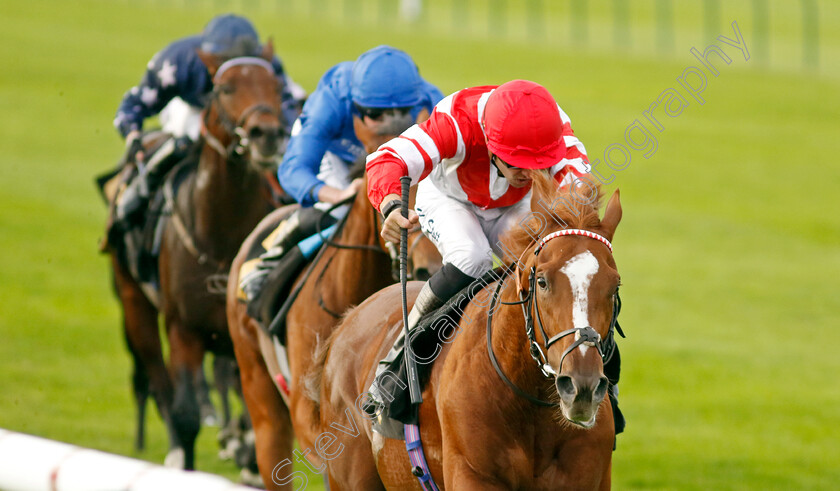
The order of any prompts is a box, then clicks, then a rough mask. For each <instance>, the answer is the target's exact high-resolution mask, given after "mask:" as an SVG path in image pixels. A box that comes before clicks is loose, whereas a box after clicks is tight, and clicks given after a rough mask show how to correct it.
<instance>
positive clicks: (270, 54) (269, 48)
mask: <svg viewBox="0 0 840 491" xmlns="http://www.w3.org/2000/svg"><path fill="white" fill-rule="evenodd" d="M260 56H261V57H262V58H263V59H264V60H265V61H267V62H269V63H271V62H272V61H274V40H272V39H271V38H268V41H266V42H265V44H264V45H263V48H262V53H261V54H260Z"/></svg>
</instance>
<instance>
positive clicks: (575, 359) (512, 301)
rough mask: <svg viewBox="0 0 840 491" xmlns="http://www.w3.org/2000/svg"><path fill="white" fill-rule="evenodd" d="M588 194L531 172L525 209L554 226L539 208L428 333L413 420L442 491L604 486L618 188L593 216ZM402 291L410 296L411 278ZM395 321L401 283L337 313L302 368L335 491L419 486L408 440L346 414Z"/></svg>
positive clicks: (593, 199) (610, 430) (610, 437)
mask: <svg viewBox="0 0 840 491" xmlns="http://www.w3.org/2000/svg"><path fill="white" fill-rule="evenodd" d="M587 189H589V190H590V191H589V192H587V193H585V194H586V196H584V195H583V194H580V193H581V192H582V191H575V192H569V191H568V190H566V191H565V192H558V191H556V190H555V188H554V186H553V185H551V184H549V183H548V180H547V179H543V180H541V181H540V182H539V185H537V180H535V188H534V195H533V200H532V210H534V211H536V210H537V209H538V208H536V207H535V205H537V203H539V200H542V203H552V205H553V208H554V209H553V214H554V215H555V216H556V218H557V220H552V218H550V217H547V216H546V215H545V212H544V211H543V213H542V214H540V215H536V214H532V216H531V218H530V220H529V221H528V222H527V227H524V228H523V229H518V228H517V229H516V230H513V231H511V232H510V233H509V234H508V235H507V236H506V238H505V239H504V244H505V247H504V249H505V250H506V251H509V254H508V257H507V258H506V260H507V261H509V262H508V264H513V263H514V262H515V263H516V264H517V265H519V266H518V267H517V268H516V269H515V270H513V271H512V272H511V274H508V275H506V276H502V277H501V279H499V276H497V278H496V279H495V280H488V283H489V284H486V285H484V286H483V287H482V285H477V286H476V290H478V293H477V294H476V296H475V297H474V298H472V299H471V300H470V301H469V302H468V303H467V305H466V307H465V308H464V309H463V314H462V315H461V316H460V318H459V319H460V320H458V321H457V322H456V321H453V325H452V326H450V327H452V328H453V330H451V331H444V330H442V331H439V332H438V337H439V342H438V344H437V348H435V350H438V349H439V351H436V352H435V353H433V354H434V355H435V360H434V365H433V366H432V367H431V371H430V374H429V379H428V382H427V384H426V385H425V387H424V390H423V394H422V395H423V403H422V404H421V405H420V408H419V413H418V414H419V422H420V434H421V438H422V442H423V447H424V450H425V455H426V458H427V461H428V464H429V469H430V471H431V475H432V477H433V478H434V480H435V481H436V483H437V484H438V485H439V486H440V487H441V488H446V489H454V490H474V489H475V490H477V489H482V490H487V489H499V490H502V489H542V490H554V489H608V488H609V487H610V469H611V458H612V449H613V442H614V435H615V433H614V431H615V430H614V426H613V418H612V409H611V406H610V403H609V399H608V398H607V397H605V394H606V393H607V390H608V380H607V378H606V377H605V375H604V368H603V367H604V359H605V357H609V356H610V352H611V350H610V346H612V343H613V338H612V329H613V319H614V313H615V310H614V308H615V306H616V305H617V304H616V303H615V302H616V301H617V300H616V299H617V291H618V285H619V274H618V271H617V269H616V264H615V261H614V259H613V256H612V250H611V245H610V242H609V241H610V240H611V239H612V237H613V234H614V232H615V229H616V226H617V225H618V222H619V221H620V219H621V213H622V212H621V204H620V202H619V197H618V192H616V193H615V194H614V195H613V196H612V198H611V199H610V201H609V203H608V205H607V207H606V210H605V213H604V218H603V219H600V220H599V218H598V203H599V199H600V196H599V194H600V189H599V187H598V186H595V185H593V184H591V183H590V184H588V185H587ZM576 196H577V201H576V200H575V198H576ZM566 227H568V228H566ZM526 229H527V230H526ZM535 231H540V232H539V233H538V234H537V233H535ZM565 234H568V235H565ZM536 251H539V253H538V254H537V253H536ZM511 269H512V268H511ZM409 285H410V288H409V292H410V295H409V301H413V299H414V296H416V294H417V292H418V291H419V289H420V285H419V284H418V283H410V284H409ZM479 288H480V290H479ZM488 311H489V312H492V315H489V314H488ZM488 317H489V320H488ZM526 318H527V319H528V323H531V324H530V325H531V326H533V330H532V331H531V332H532V333H533V332H534V331H536V334H535V337H534V338H533V339H529V336H528V335H527V331H526V325H528V323H526ZM456 319H458V317H456ZM401 329H402V325H401V308H400V290H399V288H398V287H396V286H394V287H390V288H386V289H384V290H382V291H380V292H378V293H377V294H376V295H373V296H372V297H371V298H369V299H368V300H367V301H365V302H364V303H362V304H361V305H359V306H358V307H356V308H355V309H353V310H352V311H350V312H349V313H348V314H347V315H346V316H345V318H344V320H343V321H342V323H341V325H340V326H339V327H338V328H337V329H336V330H335V331H334V334H333V336H332V337H331V338H330V339H329V340H328V341H327V342H326V343H325V347H324V348H323V349H324V352H323V354H322V356H321V357H319V361H320V362H322V363H323V365H320V366H319V364H318V363H316V364H315V366H313V372H314V377H315V379H316V380H317V379H320V383H319V384H317V385H320V388H321V391H320V397H319V401H318V403H319V405H320V409H319V411H316V412H315V413H313V414H312V415H310V419H318V420H319V424H318V426H319V431H321V435H322V437H321V438H324V435H330V439H324V440H323V441H322V445H321V447H322V448H321V452H320V453H321V454H323V455H326V456H328V457H330V459H329V462H327V470H328V472H329V483H330V489H332V490H333V491H336V490H343V489H348V490H350V489H367V490H371V489H421V488H420V486H419V484H418V481H417V478H416V477H415V476H414V475H412V472H411V470H412V464H409V457H408V455H407V452H406V444H405V442H404V441H401V440H392V439H386V438H384V437H383V436H382V435H380V434H379V433H376V432H373V431H372V429H371V425H370V420H369V419H368V417H367V415H365V414H364V413H362V412H361V411H360V410H359V409H357V408H359V407H360V406H361V405H360V404H359V401H360V395H361V397H364V393H365V391H366V390H367V388H368V387H369V386H370V384H371V381H372V379H373V375H374V370H375V367H376V364H377V361H378V360H380V359H381V358H382V357H383V356H384V355H385V354H386V352H387V351H388V349H389V348H390V347H391V345H392V342H393V340H394V338H395V337H396V336H397V334H398V333H399V331H400V330H401ZM442 334H443V335H442ZM532 341H534V342H536V344H537V345H538V346H539V349H534V352H535V354H533V355H532V354H531V350H532V346H533V343H532ZM488 346H491V347H492V349H488ZM536 353H544V358H543V357H542V356H538V355H537V354H536ZM605 353H606V354H605ZM491 354H493V356H494V357H495V359H496V360H497V365H498V366H497V367H494V364H493V362H492V361H491V357H490V355H491ZM428 358H432V356H429V357H428ZM537 360H539V361H537ZM426 361H428V360H426ZM503 376H504V377H506V378H507V381H506V380H504V379H503V378H502V377H503ZM514 386H515V388H514ZM516 391H518V392H516ZM528 398H532V399H536V400H539V401H540V402H539V403H538V402H536V401H532V400H529V399H528ZM541 404H544V405H541ZM313 424H314V422H313ZM351 429H357V430H356V431H351ZM345 430H346V431H345ZM326 442H329V444H330V445H329V446H327V445H325V443H326Z"/></svg>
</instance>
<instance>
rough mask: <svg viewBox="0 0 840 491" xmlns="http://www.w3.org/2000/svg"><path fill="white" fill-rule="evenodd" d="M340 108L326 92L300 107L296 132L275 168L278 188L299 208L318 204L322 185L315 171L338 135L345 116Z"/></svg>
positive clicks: (318, 91) (318, 94)
mask: <svg viewBox="0 0 840 491" xmlns="http://www.w3.org/2000/svg"><path fill="white" fill-rule="evenodd" d="M342 109H343V108H342V106H341V104H340V103H339V100H338V99H337V98H335V97H334V96H333V94H332V93H331V92H330V91H328V90H316V91H315V92H314V93H313V94H312V95H311V96H310V97H309V99H308V100H307V101H306V104H305V105H304V107H303V113H302V114H301V117H300V123H301V128H300V132H298V133H297V134H296V135H294V136H292V139H291V140H290V141H289V148H288V149H287V150H286V154H285V155H284V156H283V162H282V163H281V164H280V167H279V169H277V179H278V180H279V181H280V185H281V186H283V189H284V190H285V191H286V192H287V193H289V194H290V195H291V196H292V197H293V198H294V199H295V201H297V202H298V203H300V204H301V206H312V205H314V204H315V203H317V201H318V191H319V190H320V189H321V188H322V187H323V186H324V183H323V182H321V181H320V180H319V179H318V177H317V175H318V169H319V168H320V166H321V159H322V158H323V157H324V154H325V153H326V151H327V148H328V147H329V146H330V144H331V143H332V141H333V140H334V139H335V138H337V137H338V136H339V135H340V133H341V127H342V123H343V120H344V119H345V117H346V115H344V114H343V112H344V111H343V110H342Z"/></svg>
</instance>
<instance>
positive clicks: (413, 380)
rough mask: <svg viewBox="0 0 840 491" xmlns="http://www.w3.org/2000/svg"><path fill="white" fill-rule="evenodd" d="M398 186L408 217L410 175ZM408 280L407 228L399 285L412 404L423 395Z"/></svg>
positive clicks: (402, 210) (402, 233)
mask: <svg viewBox="0 0 840 491" xmlns="http://www.w3.org/2000/svg"><path fill="white" fill-rule="evenodd" d="M400 186H401V193H402V196H401V198H402V203H401V206H400V214H402V216H403V217H404V218H408V188H409V186H411V177H409V176H403V177H400ZM406 281H408V229H405V228H401V229H400V286H401V289H402V314H403V331H404V336H405V339H404V341H403V350H404V351H405V356H403V358H404V359H405V373H406V374H407V375H408V391H409V394H410V395H411V403H412V404H420V403H421V402H423V396H422V395H421V394H420V381H419V380H418V376H417V365H415V361H414V354H413V353H412V352H411V343H410V338H409V335H408V302H407V300H406V298H405V297H406V293H405V283H406Z"/></svg>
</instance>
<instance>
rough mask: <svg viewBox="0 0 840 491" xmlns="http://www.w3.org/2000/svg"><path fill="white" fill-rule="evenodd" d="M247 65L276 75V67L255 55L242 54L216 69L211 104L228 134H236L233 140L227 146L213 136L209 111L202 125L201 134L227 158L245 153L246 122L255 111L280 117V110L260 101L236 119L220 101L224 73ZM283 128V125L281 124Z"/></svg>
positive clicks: (205, 113) (246, 146)
mask: <svg viewBox="0 0 840 491" xmlns="http://www.w3.org/2000/svg"><path fill="white" fill-rule="evenodd" d="M245 65H255V66H260V67H262V68H265V69H266V70H268V72H269V73H271V74H272V76H273V75H274V67H273V66H272V65H271V63H269V62H268V61H266V60H264V59H262V58H257V57H254V56H241V57H238V58H232V59H230V60H228V61H226V62H224V63H222V65H221V66H220V67H219V69H218V70H216V75H214V76H213V91H212V93H211V97H212V98H211V105H212V104H214V103H215V105H216V110H217V113H218V115H219V121H220V122H221V124H222V127H223V128H224V129H225V131H227V132H228V134H230V135H233V136H234V140H233V142H232V143H231V144H230V146H228V147H227V148H225V146H224V145H222V143H221V142H220V141H219V140H218V139H217V138H216V137H215V136H213V135H212V134H211V133H210V131H208V129H207V127H208V126H207V118H208V116H209V114H210V112H209V111H205V112H204V120H203V124H202V126H201V135H202V136H203V137H204V139H205V140H207V143H208V144H209V145H210V146H211V147H213V149H214V150H216V151H217V152H219V154H221V155H222V156H223V157H225V158H231V157H233V156H237V157H242V156H243V155H244V154H245V151H246V150H247V148H248V144H249V141H248V134H247V132H246V131H245V128H244V126H245V122H246V121H248V118H249V117H251V115H252V114H254V113H262V114H269V115H271V116H275V117H277V119H278V120H279V119H280V110H279V109H275V108H273V107H271V106H269V105H268V104H265V103H261V102H258V103H256V104H254V105H252V106H250V107H248V108H247V109H245V110H244V111H242V114H241V115H240V116H239V119H237V120H234V118H232V117H231V116H230V115H229V114H228V113H227V112H226V111H225V108H224V106H222V104H221V103H220V102H219V94H220V89H219V83H220V82H221V80H222V75H223V74H224V73H225V72H226V71H227V70H229V69H230V68H233V67H236V66H245ZM281 128H282V125H281ZM284 136H285V135H284Z"/></svg>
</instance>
